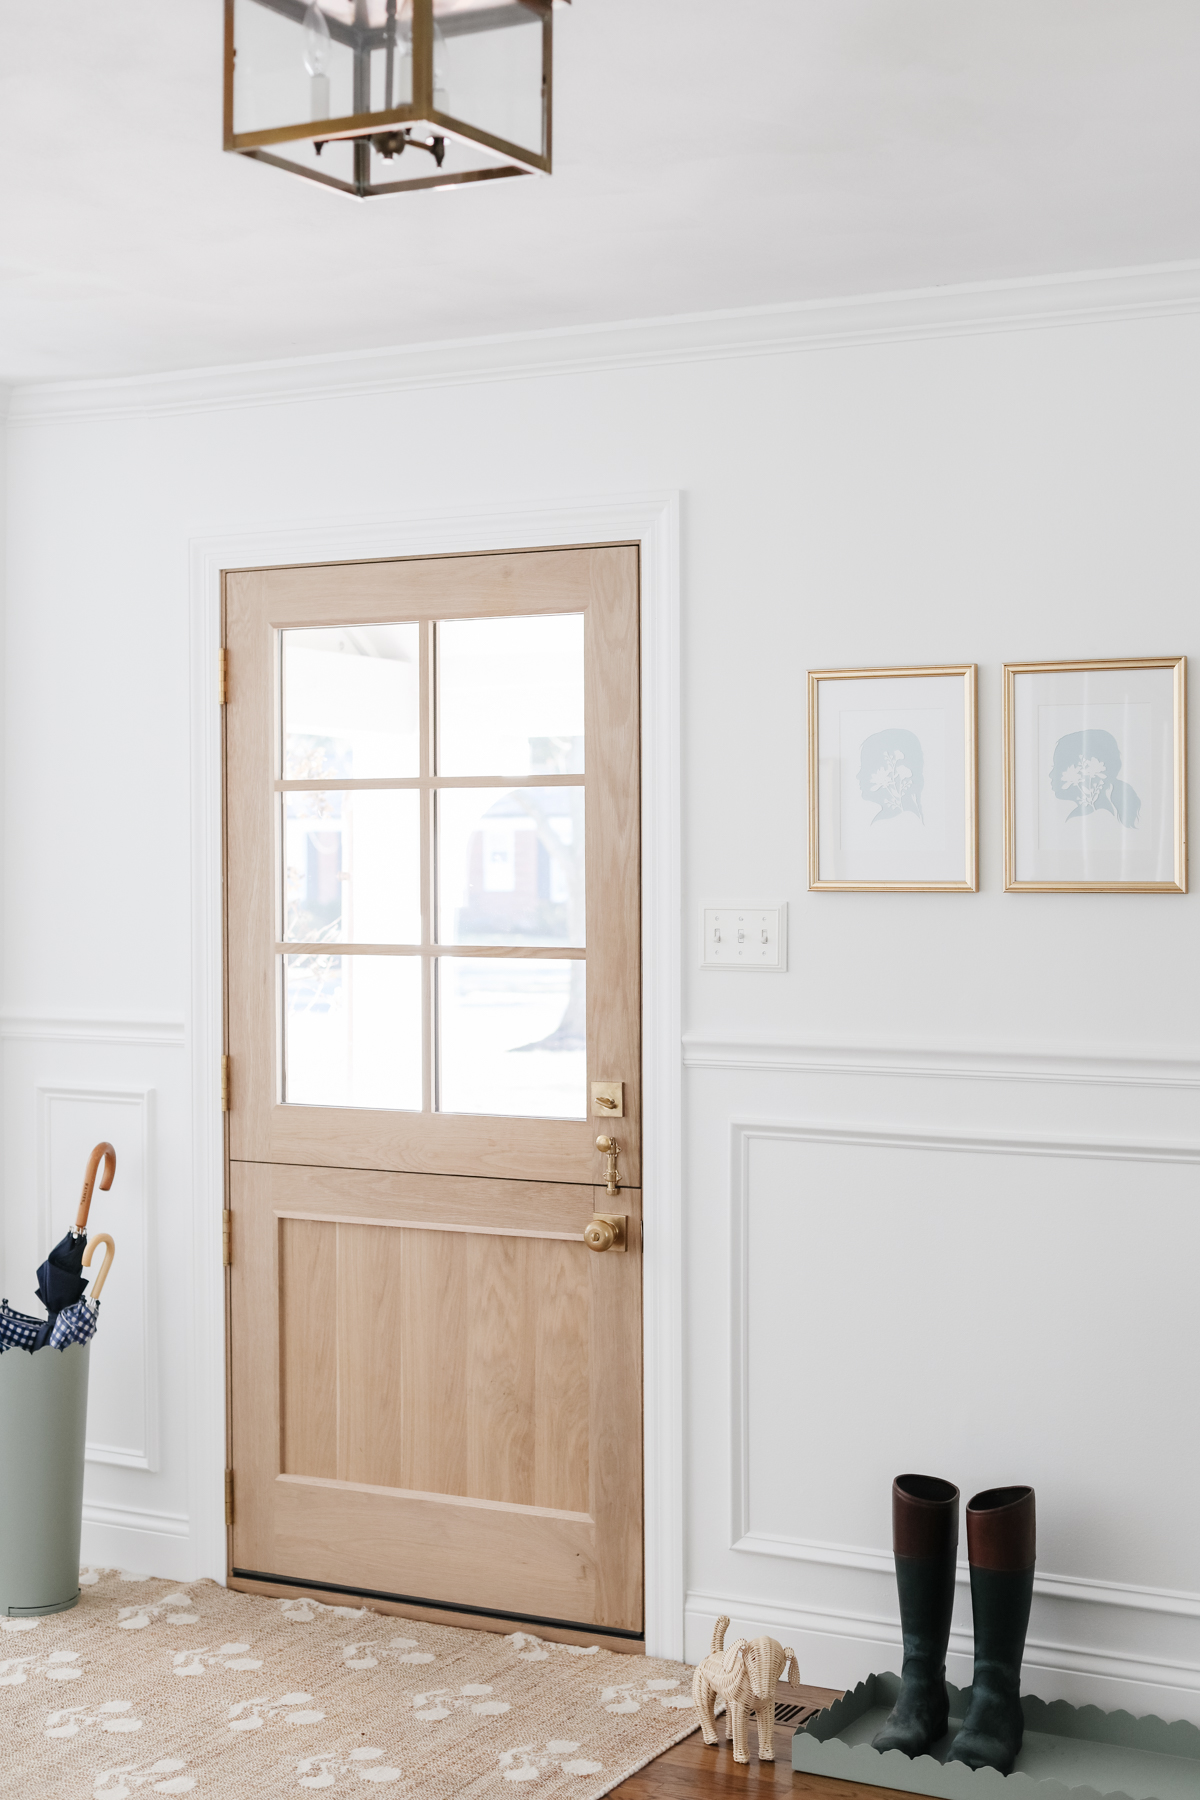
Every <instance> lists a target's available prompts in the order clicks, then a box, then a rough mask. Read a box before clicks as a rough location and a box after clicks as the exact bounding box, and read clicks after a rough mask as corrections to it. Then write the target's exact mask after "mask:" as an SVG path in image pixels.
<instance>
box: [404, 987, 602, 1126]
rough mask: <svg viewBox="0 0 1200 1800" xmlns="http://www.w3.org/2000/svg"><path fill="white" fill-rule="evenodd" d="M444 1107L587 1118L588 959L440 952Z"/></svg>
mask: <svg viewBox="0 0 1200 1800" xmlns="http://www.w3.org/2000/svg"><path fill="white" fill-rule="evenodd" d="M437 976H438V996H439V1006H438V1047H439V1061H440V1087H439V1107H440V1110H441V1111H442V1112H448V1113H449V1112H457V1113H498V1114H506V1115H509V1116H512V1115H517V1116H519V1117H525V1118H535V1119H582V1118H586V1116H587V1104H586V1085H587V1084H586V1076H587V1067H586V1065H587V1051H586V1032H585V1013H584V998H585V988H584V982H585V972H584V964H583V962H582V961H571V962H567V961H563V962H558V961H550V960H548V959H547V960H546V961H542V960H541V959H540V958H528V959H525V958H519V959H518V958H513V959H509V958H507V957H504V958H501V957H482V956H480V957H458V956H441V957H439V958H438V959H437Z"/></svg>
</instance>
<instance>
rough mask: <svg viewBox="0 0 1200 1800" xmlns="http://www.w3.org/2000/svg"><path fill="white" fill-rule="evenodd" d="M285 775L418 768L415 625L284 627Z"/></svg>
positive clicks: (406, 773)
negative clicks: (326, 627)
mask: <svg viewBox="0 0 1200 1800" xmlns="http://www.w3.org/2000/svg"><path fill="white" fill-rule="evenodd" d="M280 635H281V636H282V638H283V774H284V778H285V779H286V780H290V781H318V780H320V779H321V777H322V776H335V777H339V778H341V779H343V780H344V779H354V780H360V781H361V780H369V779H371V778H373V777H379V776H393V777H411V776H415V775H417V774H419V773H420V738H419V717H418V714H419V707H420V682H419V680H418V667H419V660H420V627H419V626H417V625H344V626H339V627H337V628H336V629H325V628H321V629H315V628H312V627H305V628H303V629H299V630H289V631H284V632H282V633H281V634H280Z"/></svg>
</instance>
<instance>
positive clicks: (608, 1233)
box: [583, 1219, 617, 1250]
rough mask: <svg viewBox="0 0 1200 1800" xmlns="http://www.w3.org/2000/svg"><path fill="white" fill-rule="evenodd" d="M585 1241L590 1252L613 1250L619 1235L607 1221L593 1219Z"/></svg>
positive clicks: (584, 1235) (585, 1232)
mask: <svg viewBox="0 0 1200 1800" xmlns="http://www.w3.org/2000/svg"><path fill="white" fill-rule="evenodd" d="M583 1241H584V1243H585V1244H586V1245H587V1247H588V1249H589V1250H611V1249H612V1247H613V1245H614V1244H615V1243H616V1241H617V1234H616V1232H615V1231H614V1230H613V1228H612V1226H611V1225H610V1224H609V1222H608V1220H607V1219H593V1220H592V1222H591V1224H590V1225H589V1226H588V1227H587V1229H586V1230H585V1231H584V1234H583Z"/></svg>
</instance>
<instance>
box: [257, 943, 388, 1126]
mask: <svg viewBox="0 0 1200 1800" xmlns="http://www.w3.org/2000/svg"><path fill="white" fill-rule="evenodd" d="M283 1015H284V1079H283V1098H284V1101H285V1103H286V1104H287V1105H289V1106H363V1107H372V1108H386V1109H388V1110H390V1111H395V1112H419V1111H420V1110H421V1035H422V1033H421V958H420V957H419V956H336V955H328V954H326V953H325V952H322V951H314V952H313V953H312V954H311V955H296V956H285V957H284V958H283Z"/></svg>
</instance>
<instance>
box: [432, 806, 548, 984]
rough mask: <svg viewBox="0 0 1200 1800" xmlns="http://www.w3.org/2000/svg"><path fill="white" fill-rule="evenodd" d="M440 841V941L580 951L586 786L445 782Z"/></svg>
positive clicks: (438, 850)
mask: <svg viewBox="0 0 1200 1800" xmlns="http://www.w3.org/2000/svg"><path fill="white" fill-rule="evenodd" d="M437 846H438V849H437V856H438V910H439V923H438V935H439V937H440V939H441V941H442V943H443V944H562V945H564V946H565V945H568V944H569V945H570V946H571V947H572V948H578V949H582V948H583V944H584V935H583V904H584V866H583V789H582V788H581V787H551V788H534V787H521V788H510V789H509V790H508V791H507V792H505V790H504V789H503V788H442V789H441V790H440V791H439V792H438V796H437Z"/></svg>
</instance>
